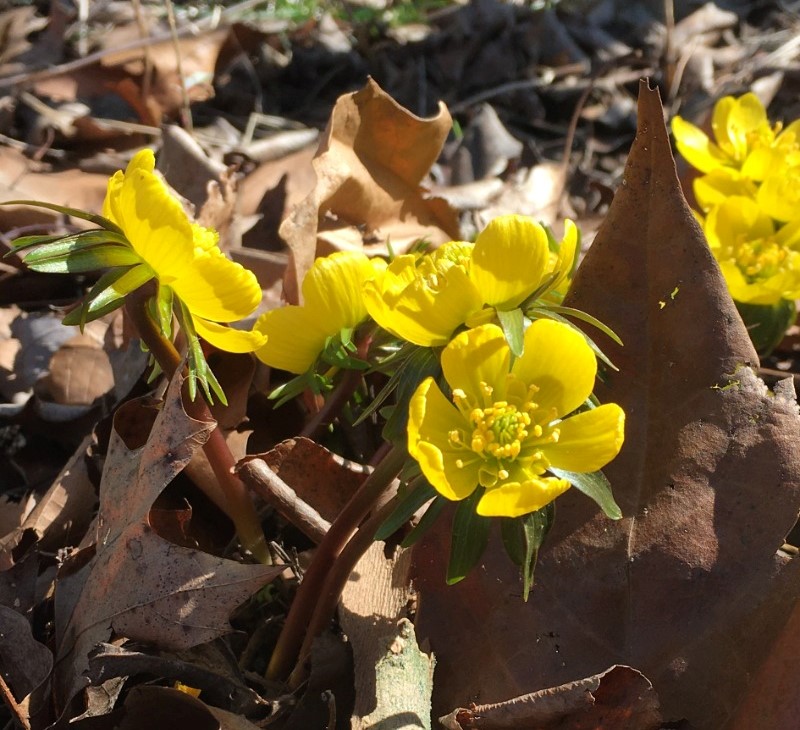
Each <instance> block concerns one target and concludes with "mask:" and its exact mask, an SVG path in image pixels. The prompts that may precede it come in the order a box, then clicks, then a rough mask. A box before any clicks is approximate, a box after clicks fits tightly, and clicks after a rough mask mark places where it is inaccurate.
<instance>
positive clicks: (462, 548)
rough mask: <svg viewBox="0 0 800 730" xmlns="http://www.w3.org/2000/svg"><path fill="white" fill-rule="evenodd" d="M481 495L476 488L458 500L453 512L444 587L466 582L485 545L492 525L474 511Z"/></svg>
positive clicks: (480, 491) (481, 491) (487, 542)
mask: <svg viewBox="0 0 800 730" xmlns="http://www.w3.org/2000/svg"><path fill="white" fill-rule="evenodd" d="M483 491H484V490H483V489H482V488H481V487H478V488H477V489H476V490H475V491H474V492H473V493H472V494H471V495H470V496H469V497H467V498H466V499H462V500H461V501H460V502H459V503H458V507H457V508H456V514H455V516H454V517H453V530H452V536H451V538H450V559H449V561H448V563H447V585H453V584H454V583H458V582H459V581H461V580H463V579H464V578H466V576H467V574H468V573H469V572H470V570H472V569H473V568H474V567H475V566H476V565H477V563H478V561H479V560H480V559H481V556H482V555H483V552H484V550H486V546H487V545H488V544H489V528H490V527H491V524H492V521H491V520H490V519H489V518H488V517H483V516H481V515H479V514H478V513H477V512H476V511H475V508H476V507H477V506H478V502H479V501H480V498H481V497H482V496H483Z"/></svg>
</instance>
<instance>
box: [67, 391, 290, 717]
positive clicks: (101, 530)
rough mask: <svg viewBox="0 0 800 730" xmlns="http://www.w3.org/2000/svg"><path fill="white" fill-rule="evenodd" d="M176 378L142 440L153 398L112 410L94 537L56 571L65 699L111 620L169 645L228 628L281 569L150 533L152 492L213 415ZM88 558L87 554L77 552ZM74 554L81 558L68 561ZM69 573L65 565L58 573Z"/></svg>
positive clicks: (121, 629) (197, 441)
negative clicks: (199, 415)
mask: <svg viewBox="0 0 800 730" xmlns="http://www.w3.org/2000/svg"><path fill="white" fill-rule="evenodd" d="M181 386H182V378H180V377H176V378H174V379H173V382H172V383H171V385H170V388H169V390H168V391H167V396H166V400H165V401H164V404H163V406H162V407H161V408H160V410H159V411H158V415H157V416H156V417H155V421H154V422H153V423H152V429H151V430H149V435H148V436H147V439H146V441H145V442H144V443H142V438H141V437H142V434H147V432H148V429H147V426H148V425H149V424H148V423H147V422H148V421H151V422H152V416H151V415H149V414H148V410H149V412H150V413H154V412H155V411H153V410H152V405H151V407H150V408H149V409H148V408H147V405H146V404H145V403H143V402H142V401H141V399H140V400H139V401H131V402H129V403H127V404H126V405H124V406H123V407H122V408H120V410H119V411H118V412H117V414H116V416H115V419H114V423H115V429H114V432H113V434H112V437H111V441H110V443H109V448H108V455H107V457H106V462H105V466H104V469H103V477H102V481H101V484H100V509H99V514H98V521H97V542H96V544H95V545H94V548H93V550H94V555H92V554H91V552H88V556H89V557H90V561H89V562H88V563H86V564H84V565H82V566H81V563H80V561H81V559H82V555H84V554H87V551H86V550H84V551H83V552H82V553H81V554H79V555H78V556H77V557H76V558H75V560H74V561H71V562H68V563H67V564H66V566H65V568H66V569H67V570H66V571H62V573H60V574H59V582H58V584H57V591H56V640H57V644H58V652H57V657H56V672H57V692H58V700H59V701H60V703H62V706H63V703H65V702H66V701H67V700H69V698H71V697H72V696H73V695H74V694H75V692H76V691H77V690H78V689H80V687H81V686H83V685H84V684H85V683H86V680H85V677H84V676H83V674H82V673H83V671H84V670H85V669H86V668H87V667H88V654H89V652H90V651H91V649H92V648H93V647H94V646H95V645H96V644H97V643H99V642H102V641H106V640H107V639H108V637H109V636H110V635H111V632H112V630H113V631H114V632H115V633H116V634H120V635H123V636H127V637H128V638H131V639H138V640H141V641H149V642H154V643H157V644H159V645H160V646H162V647H165V648H171V649H185V648H188V647H191V646H194V645H196V644H200V643H202V642H205V641H210V640H211V639H213V638H215V637H217V636H220V635H221V634H224V633H226V632H227V631H229V630H230V626H229V624H228V616H229V615H230V612H231V611H232V610H233V609H234V608H235V607H236V606H238V605H239V604H240V603H242V602H243V601H244V600H245V599H246V598H247V597H248V596H250V595H251V594H252V593H253V592H255V591H256V590H258V588H260V587H261V586H262V585H263V584H264V583H266V582H268V581H269V580H271V579H272V578H274V577H275V576H276V575H277V574H279V573H280V572H281V570H282V568H280V567H274V566H271V567H267V566H261V565H242V564H240V563H236V562H233V561H230V560H223V559H222V558H218V557H216V556H213V555H209V554H207V553H203V552H201V551H199V550H192V549H188V548H184V547H178V546H177V545H174V544H172V543H171V542H169V541H167V540H165V539H163V538H162V537H160V536H159V535H157V534H156V533H155V531H154V530H153V529H152V527H151V526H150V525H149V523H148V521H147V515H148V512H149V511H150V508H151V506H152V504H153V502H154V501H155V499H156V497H157V496H158V495H159V494H160V493H161V491H162V490H163V489H164V487H166V485H167V484H168V483H169V482H170V481H171V480H172V479H173V478H174V477H175V476H176V475H177V474H178V472H180V471H181V470H182V469H183V468H184V467H185V466H186V465H187V464H188V462H189V461H190V459H191V458H192V455H193V454H194V453H195V452H196V451H197V449H199V448H200V446H201V445H202V444H203V443H204V442H205V440H206V439H207V438H208V435H209V434H210V432H211V430H212V429H213V428H214V422H213V421H211V422H204V421H196V420H194V419H192V418H190V417H189V416H187V415H186V412H185V411H184V410H183V403H182V400H181ZM83 559H84V560H85V558H83ZM71 563H77V564H74V565H73V564H71ZM64 573H66V575H64Z"/></svg>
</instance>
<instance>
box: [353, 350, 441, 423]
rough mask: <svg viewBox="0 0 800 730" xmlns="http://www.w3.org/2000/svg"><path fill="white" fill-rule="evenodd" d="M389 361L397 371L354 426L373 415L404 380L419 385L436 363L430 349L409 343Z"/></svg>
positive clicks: (433, 369)
mask: <svg viewBox="0 0 800 730" xmlns="http://www.w3.org/2000/svg"><path fill="white" fill-rule="evenodd" d="M391 359H392V361H393V362H395V363H399V364H398V365H397V369H396V370H395V371H394V372H393V373H392V374H391V376H390V377H389V380H388V382H387V383H386V385H384V386H383V388H381V390H380V392H379V393H378V395H376V396H375V398H374V399H373V401H372V402H371V403H370V404H369V405H368V406H367V407H366V408H365V409H364V411H363V412H362V413H361V415H359V417H358V419H357V420H356V421H355V423H353V425H354V426H358V425H359V424H360V423H362V422H363V421H365V420H366V419H367V418H369V417H370V416H371V415H372V414H373V413H375V412H376V411H377V410H378V409H379V408H380V407H381V405H383V403H384V402H385V401H386V399H387V398H388V397H389V396H390V395H391V394H392V393H393V392H394V391H395V390H396V389H397V388H398V387H399V386H400V384H401V383H402V382H404V381H405V380H411V381H412V382H416V383H417V384H419V383H421V382H422V380H424V378H425V377H427V376H423V373H430V372H431V371H435V369H436V367H435V363H437V362H438V360H437V359H436V356H435V355H434V354H433V351H432V350H431V349H430V348H427V347H419V346H418V345H412V344H410V343H406V345H404V347H403V348H402V349H401V351H400V352H398V353H394V354H393V355H392V356H391Z"/></svg>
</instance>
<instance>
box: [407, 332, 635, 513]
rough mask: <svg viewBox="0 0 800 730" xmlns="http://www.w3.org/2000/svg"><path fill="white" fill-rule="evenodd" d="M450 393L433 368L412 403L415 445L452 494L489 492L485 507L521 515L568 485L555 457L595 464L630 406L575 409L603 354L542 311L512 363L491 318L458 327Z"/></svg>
mask: <svg viewBox="0 0 800 730" xmlns="http://www.w3.org/2000/svg"><path fill="white" fill-rule="evenodd" d="M442 370H443V372H444V376H445V378H446V380H447V382H448V384H449V385H450V387H451V389H452V402H451V400H450V399H448V398H447V397H446V396H445V395H444V394H443V393H442V391H441V390H440V389H439V387H438V386H437V385H436V383H435V382H434V380H433V379H432V378H427V379H426V380H424V381H423V382H422V383H421V384H420V385H419V387H418V388H417V390H416V392H415V393H414V395H413V396H412V399H411V403H410V407H409V423H408V451H409V453H410V454H411V456H412V457H413V458H414V459H416V460H417V461H418V462H419V464H420V468H421V469H422V472H423V474H424V475H425V477H426V478H427V479H428V481H429V482H430V483H431V484H432V485H433V487H434V488H435V489H436V490H437V491H438V492H439V493H440V494H441V495H443V496H444V497H446V498H447V499H451V500H461V499H464V498H466V497H468V496H469V495H470V494H472V492H473V491H474V490H475V489H476V488H477V487H478V485H480V486H482V487H485V488H486V492H485V494H484V495H483V497H482V498H481V499H480V501H479V503H478V507H477V511H478V513H479V514H481V515H485V516H502V517H517V516H520V515H524V514H528V513H530V512H534V511H536V510H538V509H541V508H542V507H544V506H545V505H546V504H548V503H549V502H551V501H552V500H554V499H555V498H556V497H557V496H559V495H560V494H562V493H563V492H564V491H566V489H568V488H569V486H570V484H569V482H568V481H567V480H565V479H559V478H556V477H553V476H547V470H548V468H550V467H551V466H552V467H553V468H556V469H563V470H566V471H572V472H594V471H597V470H598V469H600V468H602V467H603V466H605V465H606V464H607V463H608V462H609V461H611V460H612V459H613V458H614V457H615V456H616V455H617V454H618V453H619V450H620V448H621V447H622V442H623V437H624V423H625V414H624V412H623V410H622V409H621V408H620V407H619V406H618V405H616V404H614V403H609V404H605V405H602V406H599V407H598V408H595V409H593V410H588V411H584V412H583V413H579V414H577V415H573V416H570V417H566V416H568V414H570V413H572V411H574V410H575V409H576V408H578V407H579V406H580V405H582V404H583V403H584V402H585V400H586V398H587V397H588V396H589V394H590V393H591V392H592V389H593V387H594V379H595V374H596V370H597V361H596V359H595V355H594V353H593V352H592V350H591V348H590V347H589V346H588V345H587V344H586V341H585V339H584V338H583V336H582V335H580V334H579V333H578V332H576V331H575V330H574V329H572V328H571V327H569V326H567V325H564V324H561V323H558V322H554V321H552V320H547V319H540V320H536V321H534V322H533V323H532V324H531V325H530V326H529V327H528V329H527V330H526V332H525V351H524V354H523V355H522V356H521V357H519V358H517V359H515V360H514V363H513V365H512V364H511V352H510V349H509V347H508V344H507V343H506V340H505V337H504V335H503V331H502V330H501V329H500V328H499V327H497V326H496V325H493V324H485V325H481V326H479V327H476V328H474V329H471V330H467V331H465V332H462V333H461V334H459V335H457V336H456V337H455V338H454V339H453V340H452V342H450V344H449V345H447V347H445V349H444V350H443V352H442Z"/></svg>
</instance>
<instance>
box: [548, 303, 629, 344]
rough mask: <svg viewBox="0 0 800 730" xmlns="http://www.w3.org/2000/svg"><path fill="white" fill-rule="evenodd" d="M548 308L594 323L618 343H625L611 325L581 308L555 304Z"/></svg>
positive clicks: (587, 322)
mask: <svg viewBox="0 0 800 730" xmlns="http://www.w3.org/2000/svg"><path fill="white" fill-rule="evenodd" d="M547 309H549V310H550V311H552V312H556V313H557V314H563V315H566V316H568V317H575V319H579V320H581V322H586V324H590V325H592V327H596V328H597V329H599V330H600V331H601V332H602V333H603V334H604V335H606V336H607V337H610V338H611V339H612V340H614V342H616V343H617V344H618V345H622V344H623V343H622V340H621V339H620V337H619V335H618V334H617V333H616V332H614V330H612V329H611V327H609V326H608V325H606V324H603V323H602V322H601V321H600V320H599V319H597V317H592V315H591V314H588V313H587V312H584V311H582V310H580V309H575V308H573V307H563V306H555V305H554V306H551V307H547Z"/></svg>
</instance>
